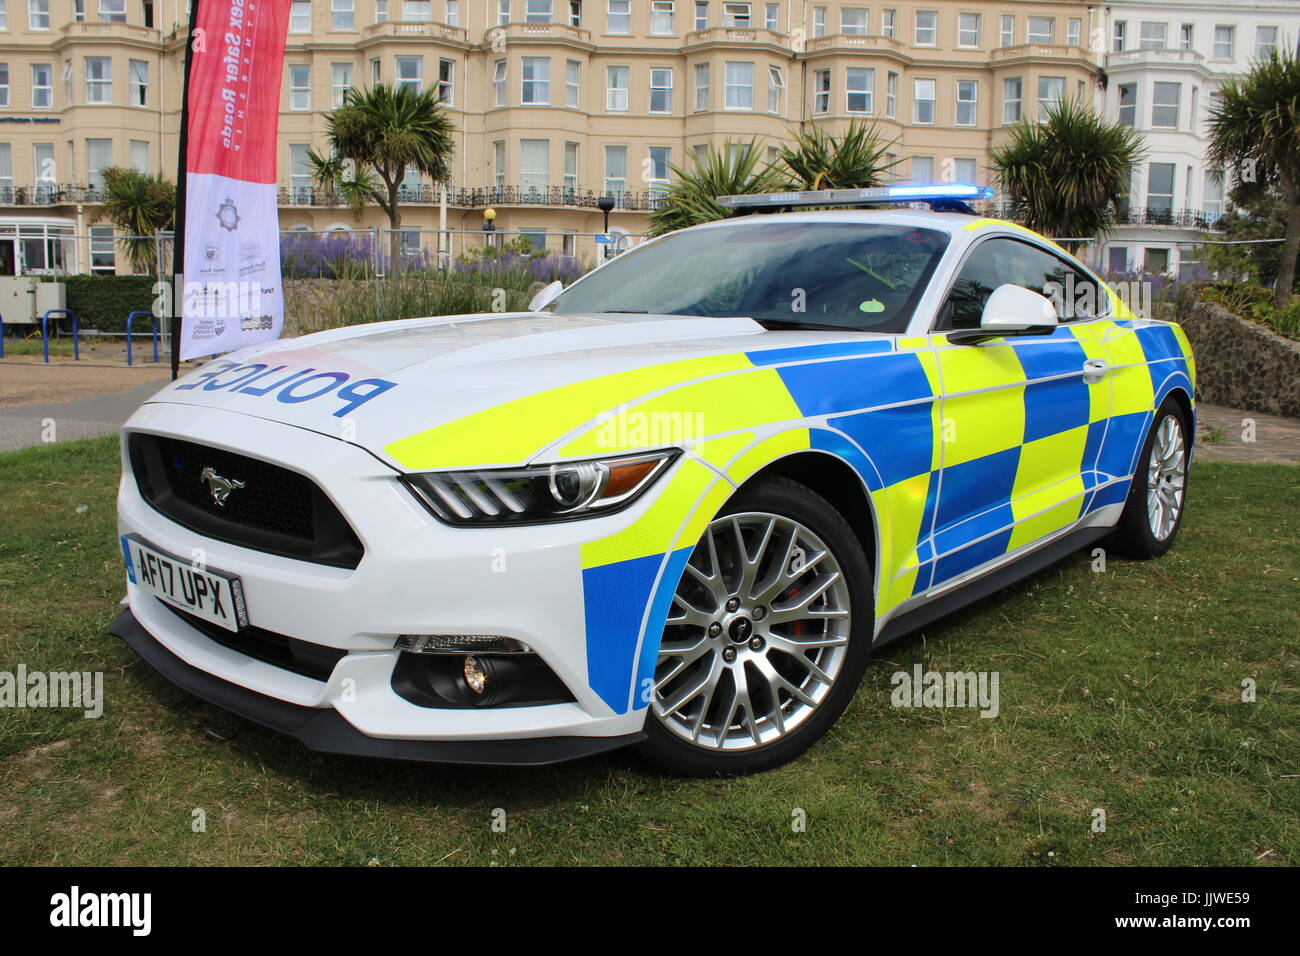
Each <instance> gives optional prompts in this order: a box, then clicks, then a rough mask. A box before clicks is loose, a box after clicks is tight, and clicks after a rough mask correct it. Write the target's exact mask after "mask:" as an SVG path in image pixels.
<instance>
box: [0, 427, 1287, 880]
mask: <svg viewBox="0 0 1300 956" xmlns="http://www.w3.org/2000/svg"><path fill="white" fill-rule="evenodd" d="M116 474H117V461H116V446H115V444H114V442H113V440H112V439H101V440H95V441H89V442H78V443H67V444H60V445H54V446H48V447H43V448H39V449H30V450H25V451H19V452H13V453H7V454H4V455H0V488H3V489H4V495H3V497H0V528H3V534H2V535H0V647H2V648H3V657H2V658H0V670H12V669H16V667H17V666H18V664H19V663H20V662H21V663H25V664H26V665H27V667H28V669H29V670H71V669H77V670H103V671H104V672H105V690H106V696H107V704H106V709H105V713H104V716H103V717H101V718H100V719H98V720H86V719H82V718H81V717H80V715H79V712H70V711H64V710H15V709H5V710H0V792H3V793H4V795H5V797H4V799H3V800H2V801H0V863H5V864H42V863H69V864H70V863H77V864H126V863H143V864H151V863H178V864H232V863H296V864H360V865H364V864H368V863H378V864H403V863H407V864H416V863H434V862H445V863H447V864H501V865H512V864H516V865H517V864H554V863H561V864H562V863H661V864H677V863H683V864H695V863H718V864H725V863H754V862H766V863H778V864H847V863H858V864H904V865H906V864H912V863H916V864H922V865H945V864H1029V865H1077V864H1149V865H1186V864H1251V863H1252V862H1254V861H1255V860H1256V859H1257V858H1259V857H1261V856H1263V861H1262V862H1263V863H1265V864H1295V863H1297V862H1300V779H1297V778H1296V776H1295V775H1297V774H1300V719H1298V718H1297V711H1298V709H1300V708H1298V706H1297V705H1298V704H1300V687H1298V685H1300V654H1298V651H1297V641H1296V635H1297V633H1300V611H1298V610H1297V601H1296V596H1297V593H1300V585H1298V584H1297V581H1298V580H1300V547H1297V540H1296V539H1297V529H1298V526H1300V520H1298V519H1297V515H1298V514H1300V471H1297V470H1296V469H1292V468H1287V467H1285V466H1262V465H1237V464H1220V463H1201V464H1199V465H1197V467H1196V468H1195V469H1194V471H1193V476H1192V485H1191V498H1190V502H1189V507H1188V512H1187V516H1186V521H1185V523H1184V527H1183V529H1182V532H1181V536H1180V538H1179V541H1178V543H1177V545H1176V547H1175V548H1174V550H1173V551H1172V552H1171V554H1170V555H1169V556H1168V557H1166V558H1164V559H1162V560H1160V561H1153V562H1143V563H1138V562H1127V561H1122V560H1120V559H1118V558H1112V559H1110V561H1109V562H1108V565H1107V569H1106V570H1105V572H1104V573H1096V572H1094V571H1093V570H1092V569H1091V560H1090V558H1089V556H1088V555H1087V554H1086V553H1083V554H1078V555H1075V556H1074V557H1072V558H1070V559H1068V560H1066V561H1064V562H1062V563H1061V564H1059V565H1056V566H1054V567H1052V568H1050V569H1048V570H1046V571H1043V572H1042V573H1040V574H1038V575H1036V576H1034V577H1032V578H1030V579H1029V580H1027V581H1025V582H1023V583H1021V584H1020V585H1018V586H1016V587H1014V588H1012V589H1010V590H1008V591H1005V592H1002V593H1001V594H999V595H996V596H994V597H992V598H990V599H988V600H986V601H983V602H981V603H980V604H978V605H976V606H975V607H973V608H971V609H969V610H967V611H965V612H962V613H960V614H958V615H956V616H954V617H950V618H948V619H946V620H944V621H942V622H939V623H938V624H936V625H933V626H931V627H928V628H927V629H926V630H925V633H924V634H923V635H919V636H914V637H911V638H907V639H904V640H903V641H901V642H899V643H896V644H894V645H891V646H890V647H889V648H887V649H885V650H884V651H882V652H881V654H880V656H879V657H878V658H877V659H876V660H875V661H874V663H873V664H872V666H871V668H870V670H869V671H868V674H867V677H866V679H865V681H864V683H863V686H862V688H861V690H860V691H859V693H858V695H857V697H856V698H855V700H854V702H853V704H852V706H851V707H850V709H849V711H848V712H847V713H846V714H845V715H844V717H843V718H842V719H841V720H840V722H839V723H838V724H837V725H836V727H835V728H834V730H833V731H832V732H831V733H830V735H829V736H828V737H827V738H826V739H825V740H823V741H822V742H821V743H820V744H819V745H818V746H817V747H815V748H814V749H813V750H812V751H811V752H810V753H809V754H808V755H806V756H805V757H804V758H803V759H802V760H799V761H797V762H796V763H794V764H792V765H790V766H787V767H784V768H782V769H780V770H777V771H774V772H772V773H767V774H763V775H759V776H755V777H749V778H745V779H738V780H725V781H707V780H679V779H674V778H670V777H665V776H662V775H660V774H659V773H657V772H655V771H653V770H651V769H649V768H647V767H646V766H645V765H643V764H642V763H640V762H639V761H638V760H637V759H636V758H635V757H633V756H631V755H625V754H613V755H609V756H606V757H602V758H596V759H592V760H588V761H584V762H580V763H576V764H569V765H561V766H558V767H552V768H544V769H472V768H459V767H428V766H418V765H405V764H394V763H382V762H372V761H364V760H358V759H349V758H337V757H326V756H319V755H315V754H312V753H310V752H309V751H307V750H305V749H304V748H302V747H301V746H300V745H298V744H297V743H296V742H295V741H293V740H291V739H286V738H282V737H279V736H277V735H275V734H273V733H271V732H269V731H264V730H262V729H261V728H259V727H256V726H254V725H252V724H249V723H247V722H245V721H242V720H240V719H238V718H235V717H233V716H230V715H227V714H225V713H223V712H221V711H218V710H216V709H214V708H211V707H209V706H207V705H205V704H203V703H201V702H199V701H197V700H195V699H193V698H191V697H189V696H187V695H185V694H183V693H181V692H180V691H178V690H176V689H175V688H173V687H172V686H171V685H170V684H168V683H167V682H166V681H165V680H163V679H162V678H161V677H159V676H158V675H156V674H155V673H153V672H152V671H151V670H150V669H149V668H148V667H147V666H146V665H145V664H143V663H141V662H140V661H138V660H137V659H136V658H135V656H134V655H133V654H132V653H131V652H130V651H129V650H128V649H127V648H126V647H125V646H124V645H123V644H121V642H119V641H118V640H117V639H116V638H113V637H111V636H109V635H108V634H107V633H106V628H107V626H108V624H109V622H110V621H111V620H112V618H113V616H114V614H115V613H116V611H117V601H118V599H119V598H120V597H121V595H122V591H123V583H122V578H123V572H122V568H121V555H120V552H119V551H118V548H117V543H116V539H115V533H114V519H113V495H114V491H115V484H116ZM82 505H85V506H86V509H85V510H84V511H78V508H79V506H82ZM918 662H919V663H922V664H923V665H924V666H925V667H926V668H928V669H934V670H940V671H947V670H985V671H998V672H999V673H1000V675H1001V693H1002V701H1001V714H1000V715H999V716H998V717H997V718H994V719H991V720H983V719H980V718H979V717H978V716H976V715H975V713H974V712H972V711H957V710H948V711H943V710H930V711H926V710H921V711H917V710H898V709H895V708H893V707H891V705H890V702H889V692H890V690H891V685H890V675H891V674H892V673H893V672H894V671H895V670H899V669H907V670H910V668H911V666H912V665H913V664H914V663H918ZM1245 678H1251V679H1253V680H1254V681H1255V682H1256V683H1257V686H1258V700H1257V702H1255V703H1243V702H1242V701H1241V686H1240V685H1241V682H1242V680H1243V679H1245ZM1098 807H1099V808H1103V809H1104V810H1105V811H1106V816H1107V829H1106V832H1105V833H1100V834H1094V833H1092V832H1090V826H1089V825H1090V822H1091V820H1092V812H1093V809H1094V808H1098ZM195 808H202V809H203V810H204V811H205V813H206V815H207V832H206V833H193V832H191V825H190V824H191V814H192V811H193V810H194V809H195ZM496 808H501V809H504V810H505V811H506V820H507V829H506V831H505V832H504V833H497V832H493V830H492V828H491V818H492V813H493V810H494V809H496ZM796 808H799V809H802V810H804V811H805V812H806V814H807V831H806V832H803V833H796V832H792V829H791V820H792V812H793V811H794V810H795V809H796ZM1270 851H1271V852H1270Z"/></svg>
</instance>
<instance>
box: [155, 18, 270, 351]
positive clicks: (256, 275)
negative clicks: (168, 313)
mask: <svg viewBox="0 0 1300 956" xmlns="http://www.w3.org/2000/svg"><path fill="white" fill-rule="evenodd" d="M196 2H197V4H198V9H197V11H196V12H195V14H194V24H193V30H192V33H191V37H190V44H191V50H190V66H189V87H188V90H187V91H186V98H185V110H184V113H183V120H182V122H183V123H184V124H185V134H184V135H185V144H186V145H185V156H184V157H183V159H184V161H185V183H184V189H185V199H184V203H185V205H184V210H183V212H184V222H183V224H182V226H181V228H182V230H183V243H184V245H183V259H184V262H183V263H182V268H183V275H184V288H183V290H182V309H181V332H180V342H179V344H180V358H181V359H182V360H184V359H190V358H195V357H198V356H201V355H212V354H214V353H216V352H230V351H233V350H234V349H239V348H243V347H244V346H246V345H254V344H256V343H258V342H265V341H268V340H272V339H276V338H278V337H279V335H280V328H281V326H282V324H283V322H284V294H283V289H282V288H281V283H280V222H279V216H278V215H277V206H276V199H275V158H276V127H277V124H278V122H279V118H280V87H281V76H282V73H283V69H284V47H285V35H286V33H287V30H288V25H289V7H290V0H196Z"/></svg>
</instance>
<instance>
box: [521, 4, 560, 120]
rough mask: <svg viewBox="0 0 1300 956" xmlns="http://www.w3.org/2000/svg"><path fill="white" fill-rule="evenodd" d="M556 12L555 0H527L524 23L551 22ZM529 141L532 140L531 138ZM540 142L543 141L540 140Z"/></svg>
mask: <svg viewBox="0 0 1300 956" xmlns="http://www.w3.org/2000/svg"><path fill="white" fill-rule="evenodd" d="M554 12H555V11H554V0H526V3H525V4H524V23H550V22H551V18H552V16H553V15H554ZM527 142H531V140H528V141H527ZM538 142H543V141H542V140H539V141H538Z"/></svg>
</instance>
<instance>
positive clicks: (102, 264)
mask: <svg viewBox="0 0 1300 956" xmlns="http://www.w3.org/2000/svg"><path fill="white" fill-rule="evenodd" d="M115 272H117V256H116V254H115V253H114V251H113V227H112V226H91V227H90V273H91V275H110V276H111V275H113V274H114V273H115Z"/></svg>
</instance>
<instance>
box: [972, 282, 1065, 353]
mask: <svg viewBox="0 0 1300 956" xmlns="http://www.w3.org/2000/svg"><path fill="white" fill-rule="evenodd" d="M1059 324H1060V319H1059V317H1058V316H1057V314H1056V306H1055V305H1053V304H1052V300H1051V299H1049V298H1047V296H1044V295H1039V294H1038V293H1037V292H1034V291H1033V290H1031V289H1026V288H1025V287H1024V286H1018V285H1013V284H1012V283H1009V282H1008V283H1006V284H1004V285H1000V286H998V287H997V288H996V289H994V290H993V294H992V295H990V296H989V298H988V301H987V302H985V303H984V311H983V312H981V313H980V327H979V328H978V329H961V330H959V331H957V332H950V333H949V334H948V341H949V342H958V343H971V342H979V341H981V340H983V339H991V338H997V337H998V336H1002V335H1046V334H1050V333H1051V332H1052V330H1053V329H1055V328H1056V327H1057V325H1059Z"/></svg>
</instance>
